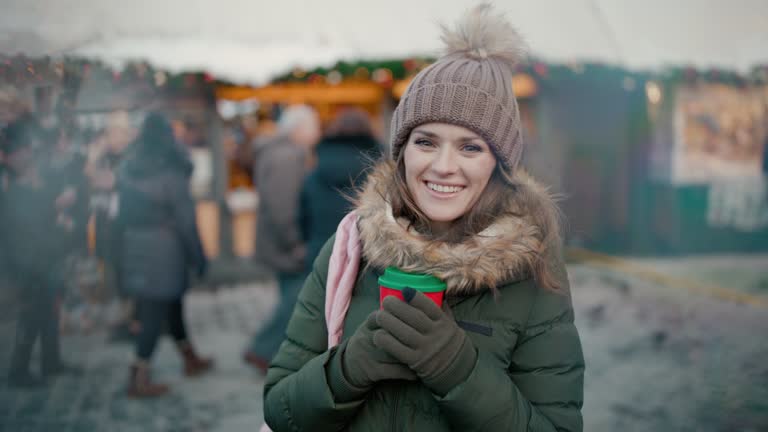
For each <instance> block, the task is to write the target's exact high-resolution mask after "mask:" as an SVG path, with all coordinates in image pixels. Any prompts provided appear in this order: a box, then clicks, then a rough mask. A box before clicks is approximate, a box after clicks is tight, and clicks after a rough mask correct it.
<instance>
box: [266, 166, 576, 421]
mask: <svg viewBox="0 0 768 432" xmlns="http://www.w3.org/2000/svg"><path fill="white" fill-rule="evenodd" d="M393 172H394V171H393V169H392V168H391V166H389V167H384V168H382V167H381V166H380V167H379V168H377V169H376V170H375V171H374V172H372V173H371V174H370V176H369V177H370V180H369V181H368V184H367V186H366V187H365V190H364V192H363V193H362V195H361V197H360V204H359V205H358V207H357V209H356V212H357V215H358V218H359V219H358V227H359V230H360V239H361V245H362V262H361V265H360V269H362V270H361V273H360V274H359V276H358V278H357V282H356V285H355V288H354V291H353V295H352V299H351V303H350V305H349V311H348V313H347V315H346V318H345V321H344V326H343V340H342V342H341V345H340V346H343V345H344V344H345V343H346V341H347V340H348V338H349V337H350V336H351V335H352V334H353V333H354V332H355V330H356V329H357V328H358V327H359V326H360V325H361V323H363V321H364V320H365V318H366V317H367V316H368V315H369V314H370V313H371V312H372V311H374V310H376V309H377V308H378V307H379V288H378V282H377V278H378V276H379V275H380V274H381V270H382V269H383V268H385V267H386V266H389V265H392V266H396V267H399V268H401V269H404V270H406V271H412V272H417V273H424V272H428V273H431V274H433V275H435V276H437V277H439V278H440V279H442V280H443V281H445V282H446V284H447V286H448V289H447V291H446V302H447V303H448V305H449V306H450V308H451V310H452V312H453V315H454V317H455V319H456V321H457V322H458V324H459V326H460V327H461V328H463V329H464V330H465V331H466V334H467V336H468V337H469V339H470V340H471V341H472V343H473V345H474V346H475V348H476V350H477V354H478V356H477V362H476V364H475V366H474V368H473V370H472V372H471V373H470V375H469V377H468V378H467V379H466V380H465V381H464V382H462V383H460V384H458V385H457V386H456V387H454V388H453V389H452V390H450V391H449V392H448V393H447V394H446V395H445V396H438V395H436V394H433V393H432V392H431V391H430V390H429V389H428V388H427V387H425V386H424V385H423V384H421V383H420V382H419V381H413V382H411V381H381V382H379V383H377V384H376V385H375V386H374V387H373V388H372V390H370V391H369V392H368V393H367V394H366V395H365V397H363V398H362V399H360V400H356V401H352V402H346V403H339V402H336V400H335V399H334V395H333V391H332V390H331V389H332V388H339V387H340V385H338V384H331V383H336V382H340V381H343V378H341V377H340V374H343V368H342V367H341V358H340V355H339V353H340V352H341V351H339V349H338V348H331V349H328V346H327V338H328V334H327V330H326V322H325V315H324V303H325V284H326V280H327V277H328V265H329V258H330V254H331V250H332V247H333V239H330V240H329V241H328V242H327V243H326V245H325V246H324V248H323V250H322V251H321V253H320V256H319V257H318V259H317V261H316V262H315V265H314V269H313V271H312V273H311V274H310V276H309V278H308V280H307V282H306V284H305V285H304V288H303V290H302V292H301V294H300V295H299V301H298V304H297V305H296V308H295V309H294V313H293V317H292V318H291V321H290V324H289V325H288V330H287V332H286V339H285V342H284V343H283V345H282V346H281V347H280V351H279V352H278V353H277V355H276V356H275V358H274V359H273V361H272V364H271V365H270V368H269V371H268V373H267V379H266V384H265V388H264V395H265V396H264V416H265V419H266V421H267V423H268V424H269V426H270V427H271V428H272V430H274V431H275V432H280V431H299V430H312V431H325V430H328V431H331V430H333V431H336V430H349V431H389V430H397V431H452V430H454V431H469V430H473V431H474V430H481V431H530V432H545V431H546V432H549V431H581V430H582V428H583V426H582V416H581V406H582V402H583V382H584V381H583V380H584V358H583V355H582V350H581V343H580V340H579V335H578V332H577V330H576V327H575V326H574V314H573V308H572V306H571V297H570V292H569V287H568V279H567V275H566V273H565V266H564V265H563V262H562V260H561V259H560V258H559V253H558V249H559V248H558V247H549V246H547V245H550V243H544V239H546V238H550V237H548V236H549V235H551V236H553V237H554V239H555V240H557V241H556V242H554V243H551V244H559V236H558V235H557V231H556V229H553V230H552V231H550V229H552V228H553V226H552V225H553V224H552V223H551V221H552V220H554V219H553V218H554V217H555V213H556V207H555V205H554V203H553V201H552V199H551V198H550V197H549V195H548V194H547V193H546V190H545V189H544V188H543V187H541V186H539V185H538V184H536V183H535V182H534V181H533V180H532V179H530V178H529V177H527V176H525V174H523V173H522V172H521V173H518V174H516V181H518V182H519V186H517V187H516V188H515V189H514V190H513V189H510V191H509V195H508V196H506V197H504V199H505V201H504V203H505V206H506V208H507V209H509V210H511V211H513V213H508V214H507V215H505V216H502V217H499V218H498V219H497V220H496V221H495V222H494V223H493V224H492V225H491V226H489V227H488V228H487V229H486V230H484V231H483V232H482V233H480V234H478V236H476V237H474V238H471V239H468V240H467V241H465V242H462V243H445V242H436V241H429V240H427V239H424V238H423V237H421V236H420V235H419V234H418V233H417V232H415V231H414V230H413V229H412V228H411V229H410V231H407V228H406V227H407V225H404V224H403V223H401V222H399V221H397V220H395V219H394V218H393V217H392V215H391V210H390V209H389V207H388V205H387V204H386V202H385V201H384V199H383V198H382V197H381V195H380V194H379V193H377V190H376V185H377V184H381V182H385V181H388V179H389V178H391V177H392V176H393ZM387 190H389V189H387ZM521 209H522V210H523V211H522V213H521V212H520V210H521ZM388 213H389V214H388ZM542 249H543V250H544V251H545V252H546V257H548V258H547V261H548V266H549V267H550V269H552V270H553V274H554V276H555V277H556V279H557V280H558V281H559V282H560V287H561V292H560V293H556V292H553V291H551V290H547V289H544V288H542V287H541V286H539V285H538V284H537V283H536V281H535V280H534V279H533V278H532V277H531V274H532V273H531V263H536V262H537V260H536V259H534V258H535V257H538V256H539V255H538V252H539V251H540V250H542Z"/></svg>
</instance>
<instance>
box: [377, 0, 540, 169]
mask: <svg viewBox="0 0 768 432" xmlns="http://www.w3.org/2000/svg"><path fill="white" fill-rule="evenodd" d="M442 29H443V36H442V40H443V42H444V43H445V45H446V53H445V55H444V56H443V57H441V58H440V59H439V60H437V61H436V62H435V63H433V64H431V65H430V66H428V67H427V68H425V69H424V70H422V71H421V72H419V73H418V74H417V75H416V76H415V77H414V78H413V80H412V81H411V83H410V85H409V86H408V88H407V89H406V91H405V93H404V94H403V97H402V98H401V99H400V103H399V104H398V106H397V108H396V109H395V112H394V115H393V117H392V139H391V147H390V149H391V153H392V157H393V159H394V160H397V158H398V156H399V154H400V151H401V150H402V148H403V145H404V144H405V142H406V141H407V140H408V136H409V135H410V133H411V130H413V128H415V127H416V126H419V125H421V124H424V123H432V122H440V123H450V124H454V125H459V126H463V127H466V128H468V129H470V130H472V131H474V132H475V133H477V134H479V135H480V136H481V137H482V138H483V139H484V140H485V141H486V142H487V143H488V144H489V145H490V146H491V148H492V149H493V151H494V153H495V154H496V156H497V157H498V158H499V160H500V161H501V162H502V163H503V164H504V165H505V166H506V167H507V168H508V169H510V170H514V169H515V167H516V166H517V164H518V162H520V158H521V157H522V153H523V136H522V130H521V125H520V113H519V111H518V108H517V100H515V94H514V92H513V90H512V75H513V67H514V65H515V64H516V63H517V62H518V61H519V60H520V59H521V58H522V57H524V55H525V54H524V53H525V44H524V43H523V41H522V39H521V37H520V36H519V35H518V33H517V32H516V31H515V29H514V28H512V26H511V25H510V24H509V22H507V20H506V19H505V18H504V16H503V15H501V14H493V13H492V10H491V7H490V5H488V4H480V5H478V6H476V7H475V8H474V9H472V10H470V11H469V12H467V13H466V14H465V15H464V17H462V19H461V21H460V22H459V23H458V24H457V25H456V27H455V28H454V29H448V28H446V27H445V26H443V27H442Z"/></svg>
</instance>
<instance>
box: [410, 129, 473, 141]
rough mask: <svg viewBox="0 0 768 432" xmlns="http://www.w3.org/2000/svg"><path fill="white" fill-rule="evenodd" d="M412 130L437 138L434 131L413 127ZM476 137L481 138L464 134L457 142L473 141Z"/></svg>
mask: <svg viewBox="0 0 768 432" xmlns="http://www.w3.org/2000/svg"><path fill="white" fill-rule="evenodd" d="M413 131H414V132H416V133H420V134H422V135H425V136H427V137H429V138H438V135H437V134H436V133H433V132H430V131H428V130H424V129H414V130H413ZM477 139H482V138H480V137H479V136H477V135H472V136H464V137H461V138H459V142H466V141H473V140H477Z"/></svg>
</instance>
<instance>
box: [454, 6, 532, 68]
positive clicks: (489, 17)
mask: <svg viewBox="0 0 768 432" xmlns="http://www.w3.org/2000/svg"><path fill="white" fill-rule="evenodd" d="M440 27H441V28H442V31H443V34H442V36H441V37H440V39H441V40H442V41H443V43H444V44H445V55H455V54H458V55H464V56H467V57H470V58H475V59H485V58H489V57H491V58H496V59H500V60H503V61H505V62H506V63H507V64H509V66H510V67H512V66H515V65H516V64H518V63H520V62H521V61H522V60H523V59H524V58H525V57H526V56H527V53H528V49H527V46H526V44H525V41H524V40H523V38H522V36H520V34H519V33H518V32H517V30H515V29H514V27H512V25H511V24H510V23H509V21H507V20H506V18H505V17H504V14H502V13H493V10H492V8H491V5H490V4H488V3H481V4H479V5H477V6H476V7H474V8H473V9H472V10H471V11H469V12H467V14H466V15H464V16H463V17H462V19H461V20H460V21H459V22H457V23H456V24H455V26H454V27H453V28H450V27H448V26H446V25H445V24H442V25H441V26H440Z"/></svg>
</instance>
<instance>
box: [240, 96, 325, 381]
mask: <svg viewBox="0 0 768 432" xmlns="http://www.w3.org/2000/svg"><path fill="white" fill-rule="evenodd" d="M319 139H320V120H319V118H318V116H317V113H316V112H315V110H314V109H312V108H311V107H309V106H306V105H295V106H290V107H288V108H286V109H285V111H284V112H283V114H282V115H281V117H280V119H279V122H278V131H277V133H276V135H275V137H273V138H272V139H270V140H268V141H266V142H264V143H263V144H262V146H261V148H260V149H259V151H258V157H257V158H256V167H255V169H254V173H255V174H254V175H255V176H256V187H257V188H258V191H259V210H258V214H257V222H256V258H257V260H259V261H260V262H262V263H263V264H264V265H265V266H267V267H268V268H270V269H272V270H273V271H274V272H275V273H276V276H277V285H278V290H279V293H280V299H279V301H278V305H277V307H276V308H275V310H274V312H273V315H272V317H271V318H270V319H269V321H267V322H266V323H265V324H264V325H263V326H262V328H261V329H260V330H259V331H258V333H257V334H256V335H255V336H254V337H253V340H252V342H251V345H250V346H249V347H248V349H247V350H246V352H245V354H244V356H243V357H244V360H245V361H246V363H248V364H250V365H252V366H254V367H255V368H256V369H257V370H259V371H261V372H266V369H267V365H268V364H269V361H270V360H271V359H272V357H273V356H274V354H275V353H276V352H277V349H278V348H279V347H280V343H281V342H282V341H283V338H284V336H285V328H286V326H287V325H288V319H289V318H290V317H291V311H292V310H293V306H294V305H295V304H296V296H297V295H298V294H299V290H300V289H301V285H302V282H304V259H305V257H306V246H305V244H304V242H303V241H302V238H301V231H300V229H299V221H298V212H299V197H300V194H301V185H302V183H303V182H304V178H305V176H306V175H307V168H308V167H307V157H308V154H309V153H310V152H311V151H312V149H313V147H314V146H315V145H316V144H317V142H318V140H319Z"/></svg>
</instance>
